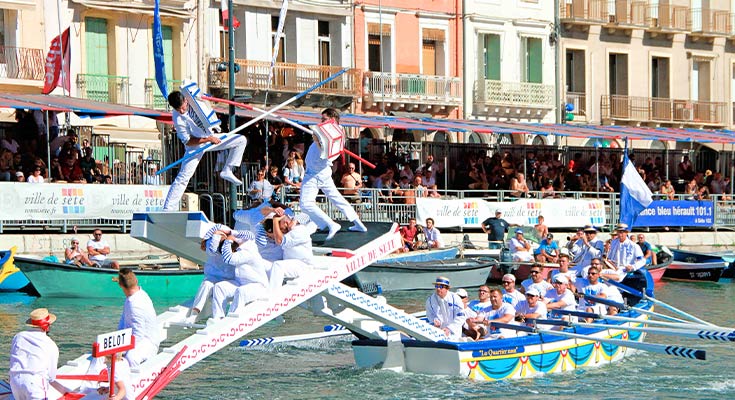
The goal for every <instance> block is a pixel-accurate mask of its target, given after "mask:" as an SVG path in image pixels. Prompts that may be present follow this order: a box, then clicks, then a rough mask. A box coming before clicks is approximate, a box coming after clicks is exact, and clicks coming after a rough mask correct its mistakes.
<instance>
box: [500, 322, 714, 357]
mask: <svg viewBox="0 0 735 400" xmlns="http://www.w3.org/2000/svg"><path fill="white" fill-rule="evenodd" d="M491 325H492V326H496V327H498V328H506V329H514V330H517V331H521V332H529V333H538V334H541V335H550V336H562V337H568V338H573V339H583V340H589V341H592V342H600V343H607V344H612V345H615V346H621V347H628V348H631V349H637V350H643V351H648V352H651V353H659V354H666V355H669V356H677V357H684V358H691V359H696V360H704V359H706V355H707V353H706V352H705V351H704V350H699V349H692V348H689V347H681V346H666V345H662V344H655V343H643V342H634V341H631V340H622V339H608V338H599V337H593V336H588V335H581V334H578V333H571V332H564V331H552V330H548V329H538V328H531V327H528V326H520V325H511V324H500V323H495V322H493V323H491ZM620 329H622V330H625V329H626V328H624V327H621V328H620Z"/></svg>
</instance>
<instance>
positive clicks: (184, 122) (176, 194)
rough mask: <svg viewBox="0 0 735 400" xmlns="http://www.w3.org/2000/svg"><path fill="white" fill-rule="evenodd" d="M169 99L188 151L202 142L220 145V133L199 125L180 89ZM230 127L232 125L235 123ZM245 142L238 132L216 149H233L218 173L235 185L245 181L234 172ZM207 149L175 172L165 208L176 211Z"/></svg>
mask: <svg viewBox="0 0 735 400" xmlns="http://www.w3.org/2000/svg"><path fill="white" fill-rule="evenodd" d="M168 103H169V105H171V108H173V111H172V113H171V114H172V116H173V121H174V127H175V128H176V136H177V137H178V138H179V140H181V142H182V143H184V146H185V147H186V152H189V151H193V150H196V149H197V148H198V147H199V146H200V145H202V144H205V143H211V144H212V145H217V144H219V143H220V142H221V140H220V139H219V138H218V137H216V136H214V135H212V132H210V131H209V130H204V129H202V128H200V127H198V126H197V124H196V123H195V122H194V120H192V119H191V117H190V116H189V114H188V113H187V110H188V108H189V104H188V103H187V101H186V99H185V98H184V95H183V94H181V92H179V91H178V90H175V91H173V92H171V94H169V95H168ZM230 128H231V129H232V128H233V127H230ZM246 145H247V140H246V139H245V137H244V136H241V135H236V136H235V137H233V138H231V139H229V140H228V142H227V144H225V145H224V146H223V147H220V148H217V150H225V149H230V153H229V155H228V156H227V163H226V165H225V167H224V169H222V172H220V174H219V175H220V177H222V179H224V180H227V181H229V182H231V183H233V184H235V185H242V181H240V180H239V179H237V177H236V176H235V174H233V173H232V168H234V167H237V166H239V165H240V163H241V162H242V155H243V153H244V152H245V146H246ZM204 153H205V151H202V152H200V153H198V154H197V155H196V156H193V157H191V158H189V159H187V160H186V161H184V162H182V163H181V169H179V174H178V175H176V179H174V181H173V183H171V187H170V188H169V190H168V195H167V196H166V201H165V202H164V204H163V209H164V211H175V210H177V209H178V207H179V201H181V196H182V195H183V194H184V190H186V186H187V185H188V184H189V179H191V177H192V176H193V175H194V172H195V171H196V169H197V165H199V161H200V160H201V159H202V157H204Z"/></svg>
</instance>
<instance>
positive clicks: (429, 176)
mask: <svg viewBox="0 0 735 400" xmlns="http://www.w3.org/2000/svg"><path fill="white" fill-rule="evenodd" d="M422 174H423V182H424V186H426V188H427V189H428V191H427V196H428V197H433V198H439V197H441V195H440V194H439V192H437V186H436V178H435V175H434V173H432V172H431V171H430V170H424V171H423V172H421V173H419V172H417V173H416V175H415V176H414V178H416V177H419V176H422Z"/></svg>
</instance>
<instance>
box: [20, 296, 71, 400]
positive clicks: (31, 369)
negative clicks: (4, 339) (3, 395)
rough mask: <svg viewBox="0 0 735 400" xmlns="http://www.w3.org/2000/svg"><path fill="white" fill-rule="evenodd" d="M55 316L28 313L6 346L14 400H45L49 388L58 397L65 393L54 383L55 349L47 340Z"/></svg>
mask: <svg viewBox="0 0 735 400" xmlns="http://www.w3.org/2000/svg"><path fill="white" fill-rule="evenodd" d="M54 321H56V315H54V314H51V313H49V312H48V310H47V309H45V308H37V309H35V310H33V311H31V315H30V318H28V320H26V325H28V326H30V327H31V328H32V329H30V330H27V331H23V332H19V333H18V334H16V335H15V336H14V337H13V341H12V343H11V344H10V389H11V391H12V392H13V396H14V397H15V398H16V399H17V400H26V399H27V400H31V399H45V398H47V397H48V395H49V393H48V391H49V385H50V386H52V387H53V388H54V389H56V390H57V391H59V392H60V393H65V392H68V391H69V389H67V388H66V387H64V386H63V385H62V384H60V383H58V382H56V367H57V364H58V362H59V348H58V347H57V346H56V343H54V341H53V340H52V339H51V338H50V337H49V336H48V332H49V330H50V329H51V324H53V323H54Z"/></svg>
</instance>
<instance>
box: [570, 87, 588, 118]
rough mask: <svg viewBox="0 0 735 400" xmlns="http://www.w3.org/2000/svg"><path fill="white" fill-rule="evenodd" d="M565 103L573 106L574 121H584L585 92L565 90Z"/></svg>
mask: <svg viewBox="0 0 735 400" xmlns="http://www.w3.org/2000/svg"><path fill="white" fill-rule="evenodd" d="M567 104H571V105H573V106H574V110H572V115H574V120H575V121H585V120H586V119H587V94H586V93H577V92H567Z"/></svg>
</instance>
